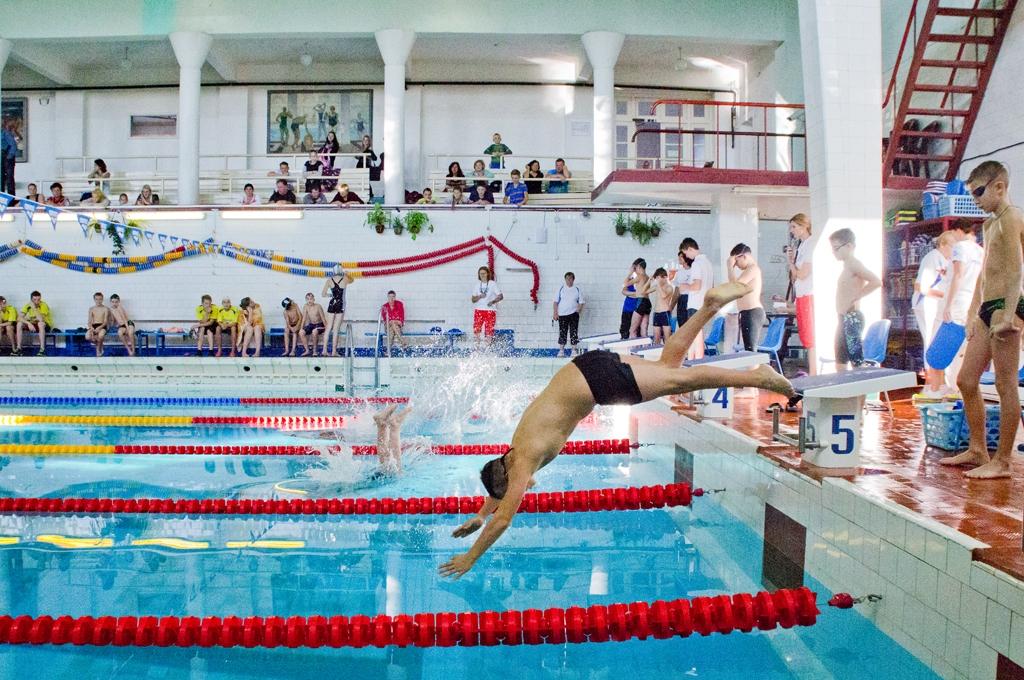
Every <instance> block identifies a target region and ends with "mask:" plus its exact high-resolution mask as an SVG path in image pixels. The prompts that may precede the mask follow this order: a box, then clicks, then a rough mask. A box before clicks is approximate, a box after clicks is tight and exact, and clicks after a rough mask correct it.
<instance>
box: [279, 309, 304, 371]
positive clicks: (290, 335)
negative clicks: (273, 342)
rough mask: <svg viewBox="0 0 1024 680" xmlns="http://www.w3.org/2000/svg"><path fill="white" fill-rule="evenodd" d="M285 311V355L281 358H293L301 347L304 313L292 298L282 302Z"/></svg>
mask: <svg viewBox="0 0 1024 680" xmlns="http://www.w3.org/2000/svg"><path fill="white" fill-rule="evenodd" d="M281 307H282V308H283V309H284V353H283V354H282V355H281V356H285V357H293V356H295V350H296V349H298V347H299V335H300V334H301V332H302V312H301V311H300V310H299V306H298V305H297V304H295V302H293V301H292V299H291V298H285V299H283V300H281Z"/></svg>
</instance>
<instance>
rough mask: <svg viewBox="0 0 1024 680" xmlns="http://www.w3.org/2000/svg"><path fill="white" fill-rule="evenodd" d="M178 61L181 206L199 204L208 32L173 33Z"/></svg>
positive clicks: (179, 187) (179, 190)
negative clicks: (201, 110) (203, 77)
mask: <svg viewBox="0 0 1024 680" xmlns="http://www.w3.org/2000/svg"><path fill="white" fill-rule="evenodd" d="M170 38H171V46H172V47H173V48H174V56H175V57H177V59H178V66H179V67H180V75H179V76H178V205H195V204H196V203H198V202H199V86H200V77H201V71H202V68H203V64H205V63H206V55H207V53H208V52H209V51H210V42H211V38H210V36H209V35H207V34H206V33H198V32H193V31H178V32H176V33H171V36H170Z"/></svg>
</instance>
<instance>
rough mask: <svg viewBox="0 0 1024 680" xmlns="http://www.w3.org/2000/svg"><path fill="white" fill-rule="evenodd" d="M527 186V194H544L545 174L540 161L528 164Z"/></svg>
mask: <svg viewBox="0 0 1024 680" xmlns="http://www.w3.org/2000/svg"><path fill="white" fill-rule="evenodd" d="M525 184H526V192H527V193H530V194H540V193H543V192H544V173H543V172H541V170H540V161H536V160H534V161H530V162H529V163H527V164H526V175H525Z"/></svg>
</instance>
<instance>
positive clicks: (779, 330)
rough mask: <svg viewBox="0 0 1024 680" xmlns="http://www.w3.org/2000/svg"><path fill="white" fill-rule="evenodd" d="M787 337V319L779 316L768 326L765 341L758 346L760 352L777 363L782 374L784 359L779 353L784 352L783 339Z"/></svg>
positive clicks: (776, 365)
mask: <svg viewBox="0 0 1024 680" xmlns="http://www.w3.org/2000/svg"><path fill="white" fill-rule="evenodd" d="M785 336H786V317H784V316H777V317H775V318H774V319H772V320H771V323H769V324H768V330H767V331H766V332H765V334H764V340H763V341H762V343H761V344H760V345H758V346H757V351H758V352H764V353H765V354H767V355H769V356H770V357H771V358H772V360H773V361H774V362H775V367H776V368H777V369H778V371H779V373H780V374H781V373H782V359H780V358H779V352H781V351H782V339H783V338H784V337H785Z"/></svg>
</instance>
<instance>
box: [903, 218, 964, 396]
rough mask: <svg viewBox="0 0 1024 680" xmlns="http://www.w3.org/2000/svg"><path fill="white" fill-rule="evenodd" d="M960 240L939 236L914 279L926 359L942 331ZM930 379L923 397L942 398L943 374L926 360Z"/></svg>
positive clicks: (916, 311) (949, 234) (949, 235)
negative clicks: (955, 249) (938, 331)
mask: <svg viewBox="0 0 1024 680" xmlns="http://www.w3.org/2000/svg"><path fill="white" fill-rule="evenodd" d="M956 242H957V237H956V236H955V235H954V233H953V232H952V231H944V232H942V235H940V236H939V240H938V243H937V244H936V246H935V248H934V249H932V250H931V251H929V252H928V254H927V255H925V256H924V257H922V258H921V263H920V264H919V265H918V268H917V278H916V279H915V280H914V297H913V307H914V316H915V317H916V318H917V328H918V330H920V331H921V342H922V347H923V352H924V356H926V357H927V356H928V346H929V345H931V344H932V338H933V337H935V331H936V329H937V328H938V321H939V317H940V311H941V310H942V307H943V306H944V305H943V303H944V302H945V297H946V291H947V290H949V283H950V280H951V278H952V274H953V273H952V271H951V267H950V263H949V258H950V257H952V256H953V245H954V244H955V243H956ZM925 374H926V376H927V380H926V385H925V389H924V391H923V392H922V395H923V396H924V397H926V398H929V399H941V398H942V397H943V395H944V394H945V390H943V387H944V381H943V376H942V371H938V370H935V369H934V368H932V367H931V366H928V362H927V361H925Z"/></svg>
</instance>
